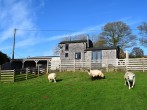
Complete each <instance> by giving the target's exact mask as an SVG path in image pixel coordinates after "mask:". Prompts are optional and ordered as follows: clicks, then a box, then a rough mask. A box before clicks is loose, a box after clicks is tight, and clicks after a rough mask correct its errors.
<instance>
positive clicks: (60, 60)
mask: <svg viewBox="0 0 147 110" xmlns="http://www.w3.org/2000/svg"><path fill="white" fill-rule="evenodd" d="M61 65H62V63H61V59H60V72H61V71H62V67H61Z"/></svg>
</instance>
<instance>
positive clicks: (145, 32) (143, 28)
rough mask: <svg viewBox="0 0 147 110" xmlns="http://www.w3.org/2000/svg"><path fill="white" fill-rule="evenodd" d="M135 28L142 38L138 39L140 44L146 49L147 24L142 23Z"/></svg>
mask: <svg viewBox="0 0 147 110" xmlns="http://www.w3.org/2000/svg"><path fill="white" fill-rule="evenodd" d="M137 28H138V30H139V31H140V32H139V34H140V35H141V36H142V38H140V39H139V41H140V43H141V44H142V45H143V46H145V47H147V22H143V23H142V24H141V25H139V26H138V27H137Z"/></svg>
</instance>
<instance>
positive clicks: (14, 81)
mask: <svg viewBox="0 0 147 110" xmlns="http://www.w3.org/2000/svg"><path fill="white" fill-rule="evenodd" d="M13 82H15V70H14V72H13Z"/></svg>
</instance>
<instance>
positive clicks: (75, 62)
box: [74, 59, 76, 72]
mask: <svg viewBox="0 0 147 110" xmlns="http://www.w3.org/2000/svg"><path fill="white" fill-rule="evenodd" d="M75 71H76V60H75V59H74V72H75Z"/></svg>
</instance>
